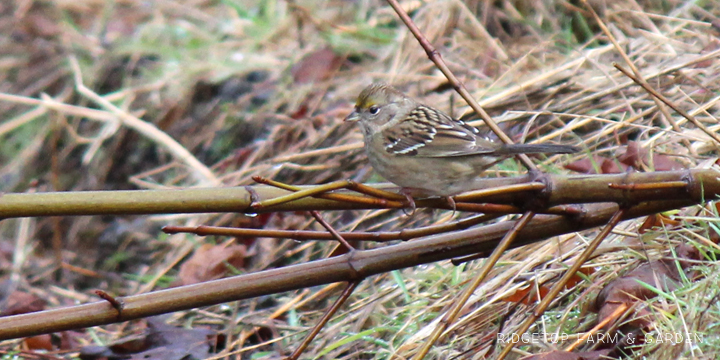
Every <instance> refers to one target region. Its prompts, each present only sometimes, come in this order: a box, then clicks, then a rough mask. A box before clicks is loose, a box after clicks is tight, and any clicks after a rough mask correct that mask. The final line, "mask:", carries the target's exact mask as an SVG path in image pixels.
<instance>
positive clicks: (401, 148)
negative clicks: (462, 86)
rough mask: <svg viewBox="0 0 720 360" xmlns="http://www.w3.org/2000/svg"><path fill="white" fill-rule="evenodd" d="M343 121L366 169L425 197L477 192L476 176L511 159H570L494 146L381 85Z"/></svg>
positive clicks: (562, 150) (527, 147)
mask: <svg viewBox="0 0 720 360" xmlns="http://www.w3.org/2000/svg"><path fill="white" fill-rule="evenodd" d="M345 121H356V122H358V124H359V125H360V129H361V130H362V133H363V136H364V137H365V151H366V152H367V155H368V158H369V159H370V164H371V165H372V167H373V168H374V169H375V171H377V172H378V173H379V174H380V175H382V176H383V177H384V178H385V179H387V180H388V181H391V182H393V183H395V184H396V185H399V186H401V187H402V188H403V189H404V190H405V191H409V192H412V193H413V194H420V195H424V196H452V195H456V194H459V193H462V192H466V191H470V190H476V189H478V188H480V187H482V185H481V184H480V183H479V181H478V180H479V179H480V178H479V175H480V174H481V173H482V172H483V171H485V170H486V169H487V168H489V167H490V166H492V165H493V164H495V163H497V162H498V161H501V160H503V159H505V158H508V157H510V156H512V155H514V154H529V153H547V154H569V153H574V152H577V151H579V149H578V148H576V147H574V146H569V145H549V144H537V145H534V144H513V145H506V144H496V143H494V142H492V141H490V140H487V139H484V138H482V137H481V136H479V135H478V131H477V129H475V128H474V127H472V126H469V125H467V124H465V123H464V122H462V121H460V120H456V119H453V118H452V117H450V116H449V115H447V114H445V113H443V112H441V111H440V110H437V109H435V108H432V107H429V106H426V105H423V104H420V103H418V102H416V101H415V100H413V99H411V98H409V97H407V96H406V95H405V94H403V93H402V92H400V91H398V90H397V89H395V88H393V87H391V86H389V85H386V84H372V85H370V86H368V87H367V88H365V89H364V90H363V91H362V92H361V93H360V96H358V99H357V103H355V110H354V111H353V112H352V113H350V115H348V117H347V118H345Z"/></svg>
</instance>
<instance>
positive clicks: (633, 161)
mask: <svg viewBox="0 0 720 360" xmlns="http://www.w3.org/2000/svg"><path fill="white" fill-rule="evenodd" d="M630 167H632V168H633V169H638V170H648V171H649V169H650V168H651V167H652V168H653V169H654V170H655V171H671V170H681V169H684V168H685V166H683V165H682V164H680V163H678V162H677V161H675V160H673V159H672V158H671V157H670V156H666V155H660V154H655V153H653V155H652V161H650V153H649V152H648V150H647V149H643V148H641V147H640V146H638V143H637V142H636V141H629V142H628V144H627V146H624V147H622V148H620V149H619V150H618V151H617V153H616V156H615V158H608V157H604V156H599V155H593V158H592V160H591V159H589V158H583V159H580V160H578V161H575V162H572V163H570V164H567V165H565V168H566V169H568V170H571V171H575V172H579V173H582V174H597V173H598V172H597V168H600V172H599V173H600V174H619V173H623V172H626V171H628V169H629V168H630Z"/></svg>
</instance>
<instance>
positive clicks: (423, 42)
mask: <svg viewBox="0 0 720 360" xmlns="http://www.w3.org/2000/svg"><path fill="white" fill-rule="evenodd" d="M387 2H388V3H389V4H390V6H392V8H393V9H394V10H395V12H396V13H397V14H398V16H399V17H400V19H401V20H402V21H403V22H404V23H405V25H406V26H407V27H408V29H409V30H410V32H412V34H413V35H414V36H415V38H416V39H417V41H418V42H419V43H420V46H422V47H423V49H425V53H426V54H427V56H428V58H429V59H430V60H431V61H432V62H433V63H435V66H437V67H438V69H439V70H440V71H441V72H442V73H443V75H445V77H446V78H447V79H448V81H449V82H450V84H452V86H453V87H454V88H455V90H456V91H457V92H458V93H459V94H460V96H462V97H463V99H465V101H467V103H468V105H470V107H471V108H472V109H473V110H474V111H475V113H477V114H478V116H480V118H482V119H483V121H485V124H486V125H487V126H488V127H489V128H490V130H492V132H493V133H495V135H497V137H498V138H500V140H502V142H504V143H506V144H512V143H513V141H512V139H510V137H509V136H507V135H506V134H505V132H503V131H502V129H500V127H499V126H497V124H496V123H495V121H494V120H493V119H492V118H491V117H490V115H489V114H488V113H487V112H485V110H484V109H483V108H482V107H481V106H480V104H478V103H477V101H476V100H475V99H474V98H473V97H472V94H470V92H469V91H468V90H467V89H466V88H465V85H463V84H462V82H460V80H458V78H457V77H455V74H453V73H452V71H450V68H448V67H447V65H446V64H445V62H444V61H443V60H442V56H441V55H440V52H438V51H437V50H436V49H435V48H434V47H433V46H432V44H430V41H428V39H427V38H425V36H424V35H423V34H422V32H420V29H418V27H417V25H415V23H414V22H413V21H412V19H410V16H408V14H407V12H405V10H403V8H402V7H401V6H400V4H398V2H397V0H387ZM516 156H517V158H518V159H519V160H520V161H521V162H522V163H523V165H525V167H526V168H528V170H537V167H535V164H533V162H532V161H531V160H530V158H529V157H528V156H527V155H525V154H518V155H516Z"/></svg>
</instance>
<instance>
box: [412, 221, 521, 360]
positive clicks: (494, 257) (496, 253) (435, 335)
mask: <svg viewBox="0 0 720 360" xmlns="http://www.w3.org/2000/svg"><path fill="white" fill-rule="evenodd" d="M534 216H535V213H533V212H532V211H528V212H526V213H525V214H524V215H523V216H522V217H521V218H520V220H518V221H517V222H516V223H515V225H513V227H512V229H510V231H508V232H507V233H506V234H505V236H504V237H503V239H502V240H501V241H500V243H498V244H497V246H496V247H495V249H494V250H493V252H492V254H490V257H488V258H487V259H486V260H485V262H484V263H483V266H482V268H481V269H480V271H479V273H478V274H477V276H476V277H475V278H474V279H473V281H472V282H471V283H470V284H468V286H467V288H465V291H463V293H462V295H461V296H460V298H459V299H457V300H456V301H455V302H454V303H453V306H452V308H451V309H450V310H449V311H448V312H447V313H446V314H445V316H444V317H443V318H442V320H440V323H439V324H438V325H437V326H436V327H435V329H434V330H433V332H432V333H431V334H430V336H429V337H428V339H427V340H426V341H425V344H424V345H423V347H422V348H420V351H419V352H418V353H417V354H415V356H414V357H413V359H414V360H421V359H423V358H424V357H425V355H427V353H428V351H430V348H431V347H432V346H433V345H434V344H435V342H437V340H438V339H439V338H440V335H442V333H443V332H445V330H446V329H447V328H448V326H450V324H452V323H453V322H455V319H457V317H458V315H459V314H460V311H461V310H462V308H463V307H464V306H465V304H466V303H467V301H468V299H470V296H472V294H473V293H474V292H475V289H477V287H478V286H480V283H482V281H483V280H485V277H486V276H487V275H488V274H489V273H490V270H492V268H493V266H495V264H497V262H498V260H499V259H500V256H502V254H503V253H504V252H505V250H507V248H508V247H509V246H510V244H512V242H513V241H514V240H515V238H516V237H517V235H518V233H519V232H520V230H522V229H523V228H525V226H527V224H528V223H529V222H530V220H532V218H533V217H534Z"/></svg>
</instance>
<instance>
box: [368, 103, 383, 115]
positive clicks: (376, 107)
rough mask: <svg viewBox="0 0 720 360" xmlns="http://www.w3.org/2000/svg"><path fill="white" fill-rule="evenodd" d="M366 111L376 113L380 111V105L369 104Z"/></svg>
mask: <svg viewBox="0 0 720 360" xmlns="http://www.w3.org/2000/svg"><path fill="white" fill-rule="evenodd" d="M368 111H370V114H372V115H376V114H377V113H378V112H379V111H380V107H379V106H377V105H373V106H371V107H370V108H369V109H368Z"/></svg>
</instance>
